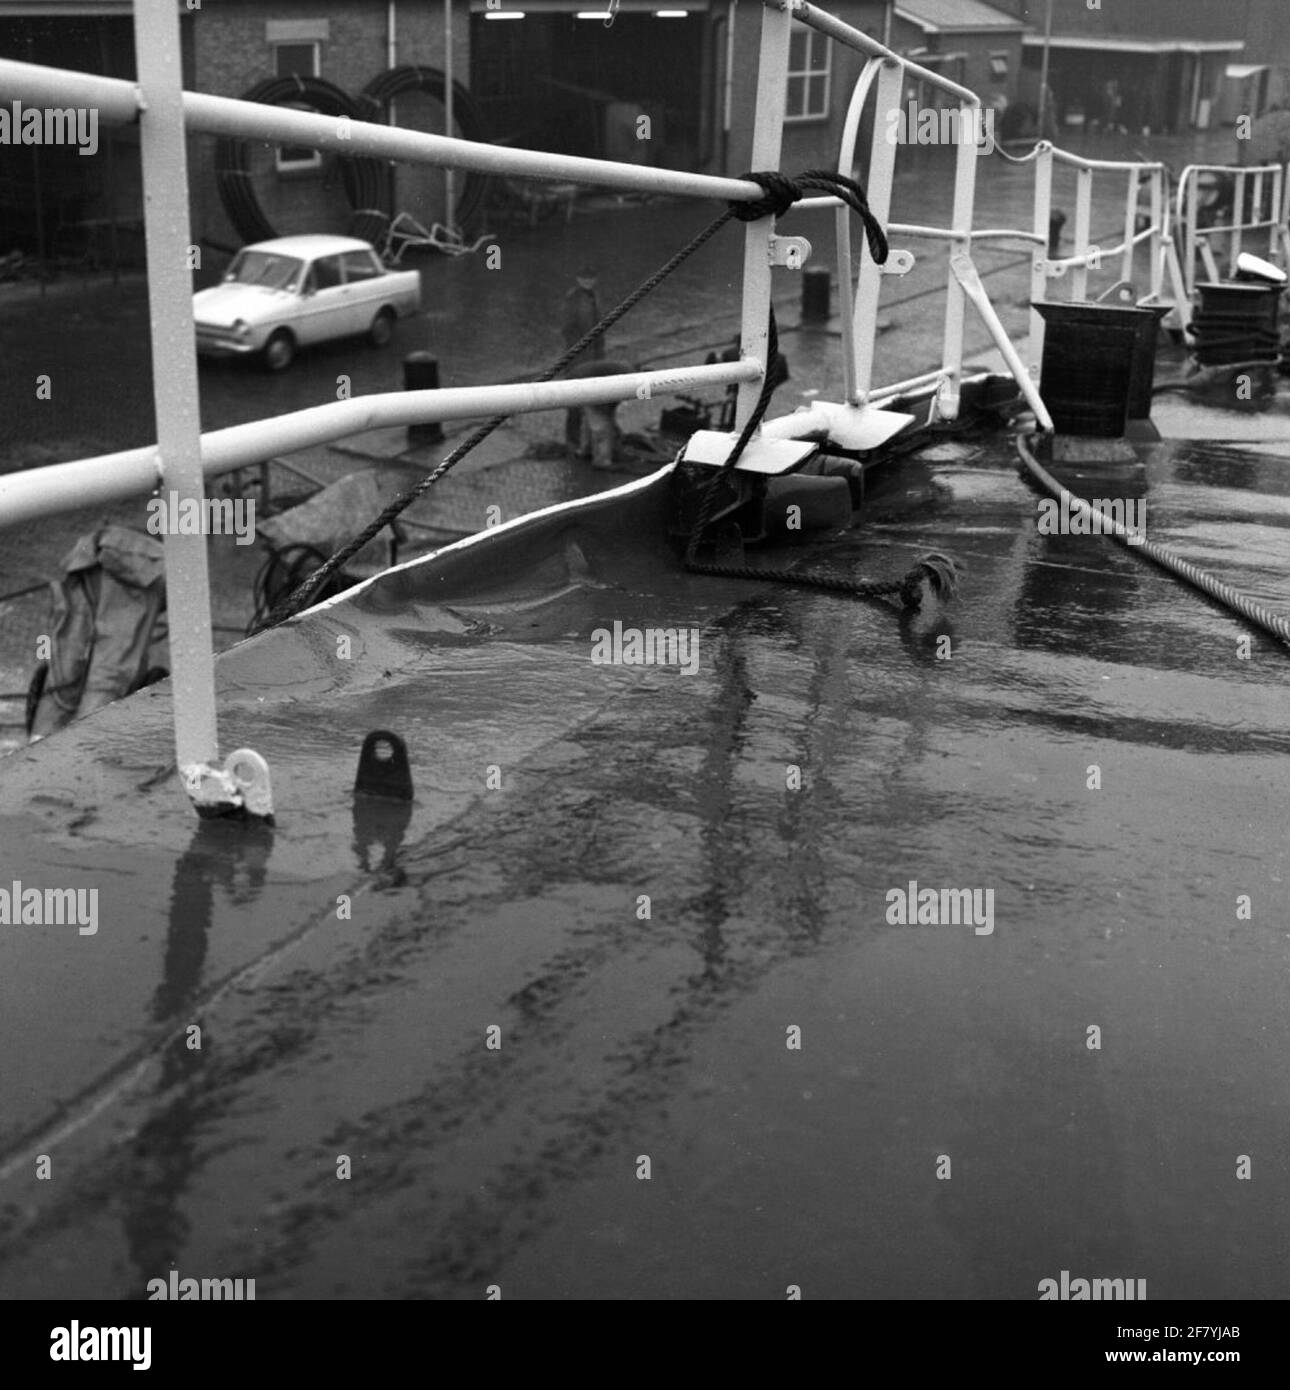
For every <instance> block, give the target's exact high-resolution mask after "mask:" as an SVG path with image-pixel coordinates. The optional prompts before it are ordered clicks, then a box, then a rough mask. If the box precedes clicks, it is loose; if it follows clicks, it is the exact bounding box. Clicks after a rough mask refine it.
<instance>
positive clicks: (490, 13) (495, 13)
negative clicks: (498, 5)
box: [484, 10, 524, 19]
mask: <svg viewBox="0 0 1290 1390" xmlns="http://www.w3.org/2000/svg"><path fill="white" fill-rule="evenodd" d="M484 18H485V19H523V18H524V11H523V10H485V11H484Z"/></svg>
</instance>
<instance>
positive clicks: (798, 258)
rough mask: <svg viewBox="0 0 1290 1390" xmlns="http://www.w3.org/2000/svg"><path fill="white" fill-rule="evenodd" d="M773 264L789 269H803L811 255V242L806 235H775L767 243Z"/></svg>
mask: <svg viewBox="0 0 1290 1390" xmlns="http://www.w3.org/2000/svg"><path fill="white" fill-rule="evenodd" d="M766 251H767V255H768V256H769V258H770V263H771V265H782V266H783V267H784V268H785V269H787V270H801V268H802V267H803V266H804V265H805V264H806V262H807V261H808V260H809V259H810V256H811V243H810V242H809V241H807V239H806V238H805V237H804V236H774V235H772V236H771V237H770V238H769V240H768V242H767V245H766Z"/></svg>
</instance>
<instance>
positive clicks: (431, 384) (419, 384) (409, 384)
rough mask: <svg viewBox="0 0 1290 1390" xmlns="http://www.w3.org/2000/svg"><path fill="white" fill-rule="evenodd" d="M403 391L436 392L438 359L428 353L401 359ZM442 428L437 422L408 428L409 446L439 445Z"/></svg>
mask: <svg viewBox="0 0 1290 1390" xmlns="http://www.w3.org/2000/svg"><path fill="white" fill-rule="evenodd" d="M403 389H404V390H405V391H437V390H438V389H439V359H438V358H437V357H435V356H434V354H433V353H429V352H410V353H408V355H407V356H406V357H405V358H404V359H403ZM442 442H443V426H442V425H441V424H440V423H439V421H438V420H431V421H430V422H429V423H428V424H424V425H409V426H408V443H409V444H440V443H442Z"/></svg>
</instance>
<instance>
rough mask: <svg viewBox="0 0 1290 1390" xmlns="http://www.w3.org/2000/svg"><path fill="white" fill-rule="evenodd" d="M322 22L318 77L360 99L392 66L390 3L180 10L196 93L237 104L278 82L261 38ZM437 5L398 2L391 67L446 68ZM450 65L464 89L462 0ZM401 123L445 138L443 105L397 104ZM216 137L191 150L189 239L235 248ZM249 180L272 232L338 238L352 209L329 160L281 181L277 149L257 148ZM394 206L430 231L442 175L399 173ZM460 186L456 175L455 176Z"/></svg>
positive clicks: (281, 0)
mask: <svg viewBox="0 0 1290 1390" xmlns="http://www.w3.org/2000/svg"><path fill="white" fill-rule="evenodd" d="M282 20H287V21H297V22H300V21H326V22H327V26H328V37H327V39H326V41H325V42H324V43H322V45H321V51H320V63H319V73H318V75H319V76H320V77H323V78H325V79H326V80H327V81H329V82H332V83H335V84H336V85H337V86H339V87H342V88H344V90H345V91H347V92H348V93H350V95H351V96H354V97H357V96H358V95H359V94H360V93H361V92H362V90H363V88H364V87H365V86H366V85H367V83H368V82H370V81H371V80H372V78H374V77H376V76H378V75H379V74H380V73H382V72H384V71H385V70H386V68H387V67H388V66H389V62H388V49H387V42H388V35H387V5H386V0H220V3H219V4H209V3H208V4H206V5H203V7H202V8H201V9H200V10H193V11H188V12H185V24H186V26H187V28H188V31H189V33H190V35H191V39H190V42H191V51H192V67H193V86H194V88H195V90H197V91H200V92H205V93H209V94H211V95H215V96H230V97H237V96H241V95H242V93H243V92H245V91H247V90H248V89H249V88H250V87H252V86H254V85H255V84H256V83H257V82H259V81H261V80H263V79H264V78H267V77H272V76H273V75H274V53H273V46H272V44H271V43H270V41H269V39H268V37H267V25H268V24H269V23H270V22H272V21H282ZM444 33H445V27H444V12H443V5H442V4H437V3H427V0H399V3H398V4H397V8H396V44H397V48H396V64H397V65H400V66H401V65H403V64H406V63H417V64H420V65H423V66H426V67H434V68H440V69H442V67H443V65H444ZM453 61H454V64H455V72H456V77H457V80H458V81H459V82H460V83H461V84H462V85H463V86H466V85H468V84H469V73H470V16H469V10H468V4H467V0H456V3H455V4H454V8H453ZM397 114H398V121H399V124H400V125H404V126H409V127H411V128H413V129H427V130H436V131H438V132H439V133H442V132H443V125H442V119H443V112H442V108H441V107H440V105H439V103H437V102H435V101H433V100H432V99H430V98H428V97H424V96H421V95H409V96H408V97H406V98H404V99H401V100H400V101H399V103H398V111H397ZM215 143H216V142H215V139H214V137H208V136H196V137H194V138H193V140H192V141H191V142H190V149H189V181H190V184H191V187H192V204H193V225H194V235H195V237H196V238H197V239H198V241H199V242H201V241H204V242H207V243H210V244H213V245H219V246H231V247H236V246H238V245H240V243H241V238H240V237H239V235H238V233H237V231H236V230H235V228H234V227H233V226H232V224H231V223H230V222H229V220H228V217H227V215H226V214H225V212H224V209H223V206H222V205H221V202H220V199H219V194H218V190H217V187H216V180H215V162H214V161H215ZM248 163H249V165H250V167H251V169H252V182H253V185H254V187H255V190H256V194H257V197H258V198H259V201H260V204H261V206H262V207H263V209H264V211H265V214H266V215H267V216H268V218H269V220H270V221H271V222H272V223H273V224H274V228H275V230H277V231H279V232H282V233H284V234H286V233H290V232H301V231H315V232H324V231H331V232H339V231H344V230H346V228H347V227H348V224H349V216H350V208H349V204H348V202H347V201H346V199H345V196H344V192H343V189H342V187H341V184H340V179H339V175H338V171H337V169H336V163H335V160H334V158H333V157H331V156H327V155H324V159H323V166H322V170H321V171H320V172H319V173H316V174H306V175H303V176H302V175H299V174H291V175H286V174H279V173H278V172H277V171H276V169H275V165H274V157H273V151H272V150H271V149H270V148H269V147H266V146H258V145H257V146H255V147H253V148H252V149H251V150H250V151H249V152H248ZM398 179H399V182H398V184H397V189H398V192H397V195H396V201H397V206H398V207H399V208H400V209H403V208H407V209H408V210H410V211H413V212H414V214H415V215H416V216H417V218H418V220H420V221H422V222H424V223H425V224H426V225H427V226H428V225H429V224H430V223H431V222H434V221H441V220H444V216H443V214H444V211H445V203H444V199H443V175H442V174H440V173H437V172H433V171H429V170H426V169H417V170H411V169H410V168H407V169H402V170H400V173H399V175H398ZM458 188H460V176H458Z"/></svg>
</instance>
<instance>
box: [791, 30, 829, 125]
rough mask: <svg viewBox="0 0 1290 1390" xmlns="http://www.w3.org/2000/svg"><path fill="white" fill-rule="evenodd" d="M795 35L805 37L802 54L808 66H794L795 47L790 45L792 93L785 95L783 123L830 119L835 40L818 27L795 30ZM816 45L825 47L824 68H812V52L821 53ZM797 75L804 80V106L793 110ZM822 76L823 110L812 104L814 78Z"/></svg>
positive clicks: (793, 123) (795, 37)
mask: <svg viewBox="0 0 1290 1390" xmlns="http://www.w3.org/2000/svg"><path fill="white" fill-rule="evenodd" d="M792 37H793V39H794V40H796V39H798V38H804V39H805V40H806V48H805V50H804V52H803V55H802V61H803V63H805V67H800V68H795V67H794V66H793V49H792V47H791V46H790V48H789V50H788V76H789V79H790V86H789V95H786V97H785V103H786V104H785V110H784V124H785V125H798V124H800V123H802V122H804V121H827V120H828V118H829V110H830V106H831V99H832V96H833V43H832V41H831V40H830V39H829V37H828V36H827V35H826V34H821V33H820V32H819V31H818V30H816V29H807V28H805V27H801V28H798V29H795V30H794V32H793V36H792ZM817 45H822V46H823V51H824V66H823V67H822V68H813V67H812V66H811V56H812V53H813V52H814V53H816V54H818V52H819V48H817ZM794 77H800V78H801V79H802V107H803V109H802V110H801V111H798V112H794V111H792V110H791V109H790V105H791V92H792V86H791V79H792V78H794ZM821 77H823V78H824V100H823V103H822V109H821V110H818V111H815V110H812V109H811V108H810V106H809V101H810V91H811V79H812V78H814V79H816V80H817V81H818V80H819V78H821Z"/></svg>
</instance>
